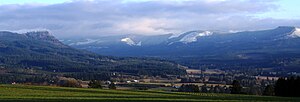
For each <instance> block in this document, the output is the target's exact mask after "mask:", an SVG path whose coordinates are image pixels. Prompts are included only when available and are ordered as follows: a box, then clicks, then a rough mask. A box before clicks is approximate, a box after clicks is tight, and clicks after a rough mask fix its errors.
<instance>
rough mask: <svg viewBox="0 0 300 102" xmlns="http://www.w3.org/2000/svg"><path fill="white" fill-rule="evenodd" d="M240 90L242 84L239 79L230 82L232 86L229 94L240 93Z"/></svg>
mask: <svg viewBox="0 0 300 102" xmlns="http://www.w3.org/2000/svg"><path fill="white" fill-rule="evenodd" d="M241 92H242V86H241V84H240V82H239V81H237V80H234V81H233V82H232V87H231V94H241Z"/></svg>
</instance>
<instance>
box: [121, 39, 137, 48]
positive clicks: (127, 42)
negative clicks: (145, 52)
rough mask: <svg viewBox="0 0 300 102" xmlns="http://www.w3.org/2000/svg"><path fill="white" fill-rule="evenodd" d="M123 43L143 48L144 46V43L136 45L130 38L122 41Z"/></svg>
mask: <svg viewBox="0 0 300 102" xmlns="http://www.w3.org/2000/svg"><path fill="white" fill-rule="evenodd" d="M121 42H125V43H126V44H128V45H130V46H141V45H142V42H139V43H136V42H134V41H133V40H132V39H131V38H128V37H127V38H123V39H121Z"/></svg>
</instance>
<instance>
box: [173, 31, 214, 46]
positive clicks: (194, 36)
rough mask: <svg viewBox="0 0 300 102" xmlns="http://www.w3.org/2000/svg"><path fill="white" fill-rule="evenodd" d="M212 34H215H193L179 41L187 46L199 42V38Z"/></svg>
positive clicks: (206, 32) (205, 32) (208, 32)
mask: <svg viewBox="0 0 300 102" xmlns="http://www.w3.org/2000/svg"><path fill="white" fill-rule="evenodd" d="M212 34H213V32H210V31H204V32H200V33H199V32H193V33H190V34H188V35H186V36H184V37H183V38H182V39H180V40H179V41H180V42H183V43H185V44H187V43H191V42H195V41H197V38H198V37H203V36H210V35H212Z"/></svg>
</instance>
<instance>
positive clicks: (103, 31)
mask: <svg viewBox="0 0 300 102" xmlns="http://www.w3.org/2000/svg"><path fill="white" fill-rule="evenodd" d="M298 4H300V0H0V30H14V31H15V30H26V29H48V30H50V31H51V32H52V33H53V34H54V35H55V36H56V37H59V38H68V37H74V36H77V37H83V36H87V37H88V36H104V35H119V34H144V35H156V34H168V33H182V32H186V31H190V30H214V31H244V30H259V29H269V28H275V27H277V26H300V13H298V11H297V10H299V9H300V7H299V6H298Z"/></svg>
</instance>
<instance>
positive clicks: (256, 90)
mask: <svg viewBox="0 0 300 102" xmlns="http://www.w3.org/2000/svg"><path fill="white" fill-rule="evenodd" d="M262 90H263V91H262ZM178 91H180V92H202V93H230V94H252V95H267V96H273V95H275V92H274V86H273V85H267V86H266V87H261V86H253V87H243V86H242V85H241V83H240V82H239V81H238V80H234V81H233V82H232V84H231V87H227V86H219V85H216V86H212V85H211V86H207V85H206V84H205V85H202V86H200V87H199V86H198V85H194V84H188V85H181V87H180V88H179V89H178Z"/></svg>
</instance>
